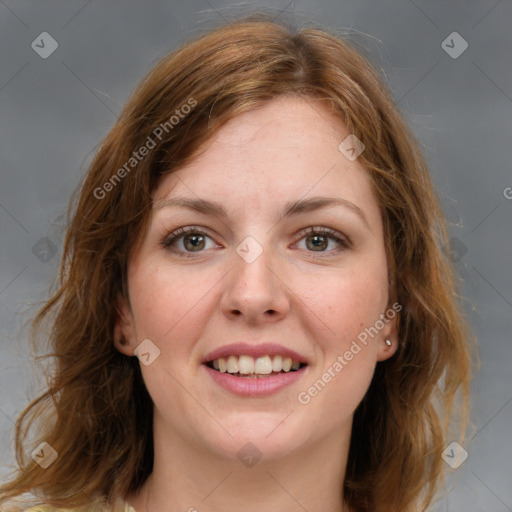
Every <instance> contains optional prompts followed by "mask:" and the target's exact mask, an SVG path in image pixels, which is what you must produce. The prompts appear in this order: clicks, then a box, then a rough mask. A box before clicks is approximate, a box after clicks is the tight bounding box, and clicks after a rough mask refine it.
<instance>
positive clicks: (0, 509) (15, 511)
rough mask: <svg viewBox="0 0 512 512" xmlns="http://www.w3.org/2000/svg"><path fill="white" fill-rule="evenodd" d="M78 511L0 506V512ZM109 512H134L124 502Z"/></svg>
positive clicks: (95, 509)
mask: <svg viewBox="0 0 512 512" xmlns="http://www.w3.org/2000/svg"><path fill="white" fill-rule="evenodd" d="M93 508H94V512H100V509H101V511H102V512H106V510H105V508H104V507H100V508H97V507H93ZM93 508H89V507H87V510H88V512H93ZM77 510H78V509H68V508H56V507H52V506H50V505H44V504H43V505H36V506H31V507H28V506H24V507H23V506H20V505H17V506H14V507H11V508H9V506H7V507H4V506H3V505H0V512H77ZM80 510H82V511H83V510H84V508H81V509H80ZM109 512H136V511H135V509H134V508H133V507H131V506H130V505H128V503H126V502H117V503H116V504H115V506H114V507H112V508H111V507H109Z"/></svg>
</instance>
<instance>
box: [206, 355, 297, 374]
mask: <svg viewBox="0 0 512 512" xmlns="http://www.w3.org/2000/svg"><path fill="white" fill-rule="evenodd" d="M212 364H213V368H215V370H218V371H219V372H221V373H226V372H227V373H231V374H236V373H239V374H240V375H251V374H256V375H270V374H271V373H272V372H281V371H283V372H289V371H290V370H298V369H299V368H300V366H301V363H300V362H299V361H293V360H292V359H291V358H290V357H283V356H281V355H276V356H268V355H267V356H261V357H258V358H256V359H255V358H253V357H251V356H245V355H244V356H235V355H231V356H229V357H227V358H225V357H220V358H219V359H215V360H214V361H212Z"/></svg>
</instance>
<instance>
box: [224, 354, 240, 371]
mask: <svg viewBox="0 0 512 512" xmlns="http://www.w3.org/2000/svg"><path fill="white" fill-rule="evenodd" d="M226 368H227V371H228V373H238V359H237V358H236V357H235V356H229V357H228V362H227V364H226Z"/></svg>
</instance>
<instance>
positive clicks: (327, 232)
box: [300, 227, 350, 253]
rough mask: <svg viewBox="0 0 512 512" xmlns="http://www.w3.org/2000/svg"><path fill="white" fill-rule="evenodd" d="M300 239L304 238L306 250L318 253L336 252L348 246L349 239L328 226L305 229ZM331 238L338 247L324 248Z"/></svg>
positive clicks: (327, 245)
mask: <svg viewBox="0 0 512 512" xmlns="http://www.w3.org/2000/svg"><path fill="white" fill-rule="evenodd" d="M300 240H305V241H306V243H305V246H306V250H308V251H310V252H320V253H324V252H327V253H332V252H334V253H338V252H340V251H341V250H343V249H348V248H349V247H350V241H349V240H348V239H347V238H346V237H345V236H343V235H341V234H340V233H338V232H337V231H334V230H332V229H330V228H323V227H310V228H308V229H307V230H306V235H305V236H303V237H302V238H301V239H300ZM331 240H333V241H334V242H335V243H336V244H337V245H338V247H337V248H334V249H331V250H326V249H327V248H328V247H329V241H331Z"/></svg>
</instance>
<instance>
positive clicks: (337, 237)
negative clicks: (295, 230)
mask: <svg viewBox="0 0 512 512" xmlns="http://www.w3.org/2000/svg"><path fill="white" fill-rule="evenodd" d="M190 234H195V235H203V236H207V237H208V238H211V237H210V236H209V235H208V233H207V232H205V231H204V230H202V229H200V228H197V227H194V226H187V227H183V228H179V229H176V230H175V231H173V232H172V233H170V234H169V235H167V236H166V237H165V238H164V239H162V241H161V245H162V247H163V248H164V249H166V250H168V251H170V252H172V253H174V254H177V255H178V256H180V257H183V258H194V257H195V256H194V254H195V253H194V252H184V251H181V250H178V249H176V248H175V247H173V244H174V243H175V242H176V241H177V240H179V239H180V238H182V237H183V236H185V235H190ZM308 235H321V236H327V237H328V238H330V239H332V240H334V241H335V242H336V243H338V244H339V247H338V248H337V249H334V250H331V251H319V254H320V255H315V252H316V251H308V252H310V253H311V254H312V255H314V256H313V257H315V258H328V257H330V256H332V254H330V253H333V252H335V253H338V252H340V251H342V250H344V249H349V248H350V247H351V242H350V241H349V239H348V238H347V237H345V236H343V235H341V234H340V233H338V232H337V231H334V230H333V229H330V228H326V227H313V226H311V227H309V228H307V230H306V231H304V232H303V233H302V236H301V238H300V239H299V241H300V240H302V239H303V238H305V237H307V236H308ZM201 252H204V251H198V252H197V254H200V253H201ZM325 253H326V254H328V255H327V256H322V255H321V254H325Z"/></svg>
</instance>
